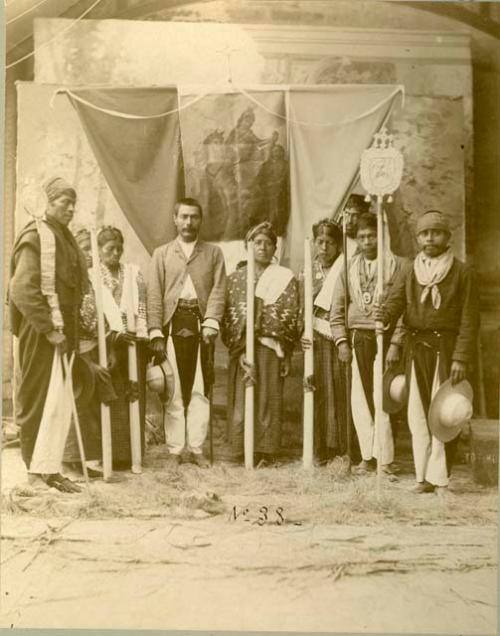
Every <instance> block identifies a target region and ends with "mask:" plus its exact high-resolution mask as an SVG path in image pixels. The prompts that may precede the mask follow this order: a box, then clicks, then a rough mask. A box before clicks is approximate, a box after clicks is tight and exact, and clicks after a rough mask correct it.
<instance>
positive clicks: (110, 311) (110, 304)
mask: <svg viewBox="0 0 500 636" xmlns="http://www.w3.org/2000/svg"><path fill="white" fill-rule="evenodd" d="M138 270H139V268H138V267H137V265H132V264H131V263H125V264H124V265H123V285H122V286H123V290H122V296H121V299H120V305H118V304H117V302H116V301H115V299H114V297H113V293H112V291H111V289H110V288H109V287H108V286H107V285H106V284H103V285H102V304H103V311H104V315H105V316H106V320H107V321H108V323H109V328H110V329H111V331H118V332H120V333H121V332H123V331H125V325H124V322H123V317H125V316H126V315H127V306H128V304H129V303H130V302H132V307H133V309H134V314H135V318H136V323H137V317H138V315H139V290H138V289H137V273H138ZM89 277H90V279H91V281H92V284H93V285H95V273H94V270H93V268H92V269H91V270H90V272H89ZM130 278H132V282H133V284H132V285H130ZM103 283H104V281H103ZM130 287H132V293H133V296H132V298H131V299H130V298H129V296H130V293H129V292H128V290H129V289H130ZM94 288H95V287H94Z"/></svg>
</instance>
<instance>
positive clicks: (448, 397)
mask: <svg viewBox="0 0 500 636" xmlns="http://www.w3.org/2000/svg"><path fill="white" fill-rule="evenodd" d="M472 397H473V391H472V387H471V385H470V383H469V382H468V381H467V380H462V382H458V383H457V384H452V383H451V380H446V382H443V384H442V385H441V386H440V387H439V389H438V391H437V393H436V395H435V396H434V397H433V398H432V402H431V406H430V408H429V428H430V429H431V432H432V434H433V435H434V437H436V438H437V439H438V440H439V441H441V442H449V441H451V440H452V439H455V437H456V436H457V435H458V434H459V433H460V432H461V430H462V428H463V426H464V425H465V424H467V422H468V421H469V420H470V419H471V417H472V412H473V409H472Z"/></svg>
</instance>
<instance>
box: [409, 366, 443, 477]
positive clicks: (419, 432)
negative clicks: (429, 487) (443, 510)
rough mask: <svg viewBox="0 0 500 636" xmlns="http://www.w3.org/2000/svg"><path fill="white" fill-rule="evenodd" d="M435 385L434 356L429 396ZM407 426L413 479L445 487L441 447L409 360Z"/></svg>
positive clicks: (437, 375) (437, 386)
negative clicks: (411, 454) (408, 428)
mask: <svg viewBox="0 0 500 636" xmlns="http://www.w3.org/2000/svg"><path fill="white" fill-rule="evenodd" d="M439 384H440V382H439V356H437V360H436V369H435V371H434V378H433V381H432V392H431V395H432V397H434V395H435V393H436V391H437V390H438V388H439ZM408 426H409V427H410V432H411V441H412V446H413V461H414V463H415V475H416V479H417V481H419V482H422V481H428V482H429V483H431V484H433V485H434V486H447V485H448V470H447V468H446V454H445V446H444V444H443V442H440V441H439V440H438V439H437V438H435V437H434V435H432V434H431V432H430V430H429V426H428V424H427V414H426V412H425V409H424V405H423V403H422V398H421V397H420V391H419V388H418V383H417V376H416V374H415V365H414V363H413V362H412V364H411V373H410V391H409V394H408Z"/></svg>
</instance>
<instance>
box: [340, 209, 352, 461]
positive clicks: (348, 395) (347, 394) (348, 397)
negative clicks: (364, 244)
mask: <svg viewBox="0 0 500 636" xmlns="http://www.w3.org/2000/svg"><path fill="white" fill-rule="evenodd" d="M342 258H343V265H344V282H345V293H344V320H345V332H346V333H347V334H348V333H349V276H348V273H347V218H346V213H345V211H343V212H342ZM344 373H345V414H346V427H347V431H346V433H347V439H346V443H347V456H348V457H349V466H350V465H351V464H352V413H351V369H350V364H349V362H346V363H345V364H344Z"/></svg>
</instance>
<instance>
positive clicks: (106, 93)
mask: <svg viewBox="0 0 500 636" xmlns="http://www.w3.org/2000/svg"><path fill="white" fill-rule="evenodd" d="M65 92H66V93H67V94H68V97H69V99H70V101H71V103H72V105H73V106H74V108H75V110H76V112H77V113H78V116H79V117H80V121H81V123H82V126H83V129H84V131H85V134H86V136H87V139H88V140H89V143H90V146H91V148H92V150H93V152H94V154H95V157H96V159H97V162H98V163H99V167H100V168H101V171H102V173H103V175H104V177H105V179H106V181H107V183H108V185H109V187H110V189H111V191H112V192H113V195H114V196H115V199H116V200H117V202H118V204H119V206H120V207H121V209H122V211H123V212H124V214H125V216H126V217H127V219H128V221H129V223H130V225H131V226H132V227H133V228H134V230H135V232H136V234H137V236H138V237H139V239H140V240H141V242H142V243H143V245H144V246H145V247H146V249H147V250H148V251H149V253H151V252H152V251H153V250H154V248H155V247H158V246H159V245H162V244H163V243H166V242H167V241H169V240H171V239H172V238H173V237H174V236H175V228H174V224H173V207H174V204H175V202H176V201H177V200H178V198H181V197H182V196H184V176H183V175H184V171H183V162H182V150H181V145H180V128H179V113H178V111H177V107H178V101H177V90H176V89H175V88H120V89H81V90H80V89H79V90H74V91H65Z"/></svg>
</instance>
